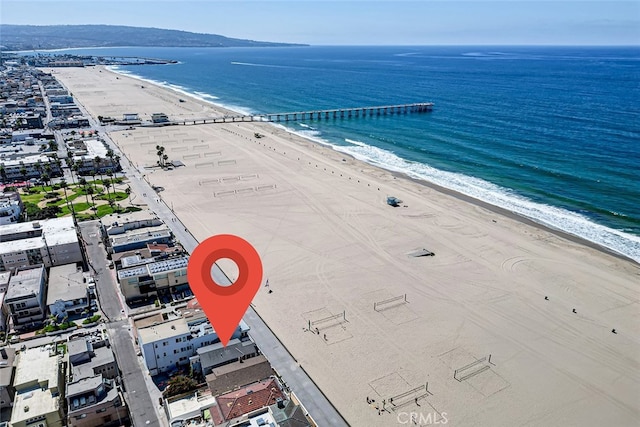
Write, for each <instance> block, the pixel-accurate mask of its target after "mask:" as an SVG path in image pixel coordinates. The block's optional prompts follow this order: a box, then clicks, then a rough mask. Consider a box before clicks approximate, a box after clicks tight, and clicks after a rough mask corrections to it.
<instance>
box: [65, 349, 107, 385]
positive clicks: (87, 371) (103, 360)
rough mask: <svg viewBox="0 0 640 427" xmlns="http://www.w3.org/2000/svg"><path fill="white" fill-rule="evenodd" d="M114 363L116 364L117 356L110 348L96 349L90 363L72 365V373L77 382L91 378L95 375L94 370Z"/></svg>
mask: <svg viewBox="0 0 640 427" xmlns="http://www.w3.org/2000/svg"><path fill="white" fill-rule="evenodd" d="M113 362H115V356H114V355H113V352H112V351H111V349H110V348H109V347H98V348H94V349H93V356H92V357H91V360H90V361H89V362H85V363H80V364H75V365H72V366H71V373H72V375H73V378H74V379H76V380H77V379H80V378H87V377H91V376H93V375H95V372H94V368H97V367H99V366H104V365H108V364H110V363H113Z"/></svg>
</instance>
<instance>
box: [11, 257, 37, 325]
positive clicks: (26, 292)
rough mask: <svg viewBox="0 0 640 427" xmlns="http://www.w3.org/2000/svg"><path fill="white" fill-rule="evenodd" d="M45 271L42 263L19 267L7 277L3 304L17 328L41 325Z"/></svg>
mask: <svg viewBox="0 0 640 427" xmlns="http://www.w3.org/2000/svg"><path fill="white" fill-rule="evenodd" d="M46 283H47V272H46V270H45V269H44V266H43V265H37V266H29V267H21V268H19V269H18V270H17V271H16V273H15V274H14V275H13V276H11V278H10V279H9V288H8V289H7V294H6V295H5V297H4V305H5V306H6V307H7V310H8V312H9V314H10V316H11V322H12V324H13V327H14V328H15V329H17V330H22V329H27V328H30V329H34V328H36V327H40V326H41V325H42V321H43V320H44V316H45V311H46V307H45V298H46Z"/></svg>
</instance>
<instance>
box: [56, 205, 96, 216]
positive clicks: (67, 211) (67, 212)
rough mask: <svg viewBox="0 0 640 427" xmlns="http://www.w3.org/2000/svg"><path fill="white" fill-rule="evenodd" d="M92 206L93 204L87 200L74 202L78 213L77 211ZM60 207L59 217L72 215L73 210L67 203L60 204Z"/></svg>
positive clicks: (74, 207)
mask: <svg viewBox="0 0 640 427" xmlns="http://www.w3.org/2000/svg"><path fill="white" fill-rule="evenodd" d="M91 206H93V205H91V204H90V203H87V202H78V203H73V209H75V211H76V213H77V212H82V211H86V210H87V209H89V208H90V207H91ZM60 209H61V212H60V214H59V215H58V217H61V216H66V215H70V214H71V210H70V209H69V208H68V207H67V205H64V206H60Z"/></svg>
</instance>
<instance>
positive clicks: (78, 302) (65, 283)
mask: <svg viewBox="0 0 640 427" xmlns="http://www.w3.org/2000/svg"><path fill="white" fill-rule="evenodd" d="M47 307H48V309H49V314H51V315H53V316H55V317H56V318H57V319H63V318H65V317H68V316H73V315H79V314H81V313H82V312H84V311H85V310H88V309H89V294H88V291H87V285H86V284H85V283H84V274H83V272H82V269H81V268H78V267H77V265H76V264H65V265H59V266H56V267H51V268H50V269H49V287H48V292H47Z"/></svg>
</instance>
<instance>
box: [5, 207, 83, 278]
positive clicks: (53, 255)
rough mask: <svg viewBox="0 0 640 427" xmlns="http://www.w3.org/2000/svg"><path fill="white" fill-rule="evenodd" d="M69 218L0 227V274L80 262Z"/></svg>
mask: <svg viewBox="0 0 640 427" xmlns="http://www.w3.org/2000/svg"><path fill="white" fill-rule="evenodd" d="M82 261H83V258H82V251H81V249H80V242H79V240H78V233H77V230H76V228H75V225H74V224H73V218H71V217H63V218H52V219H47V220H42V221H31V222H21V223H15V224H9V225H5V226H3V227H0V271H6V270H11V269H14V268H16V267H24V266H28V265H36V264H44V266H45V267H52V266H56V265H63V264H71V263H76V262H82Z"/></svg>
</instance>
